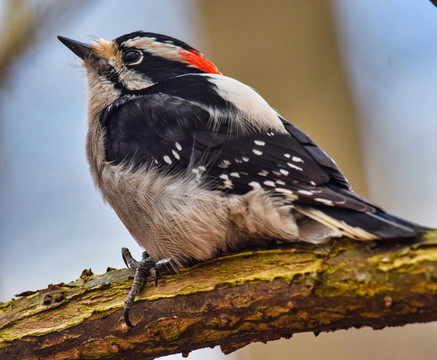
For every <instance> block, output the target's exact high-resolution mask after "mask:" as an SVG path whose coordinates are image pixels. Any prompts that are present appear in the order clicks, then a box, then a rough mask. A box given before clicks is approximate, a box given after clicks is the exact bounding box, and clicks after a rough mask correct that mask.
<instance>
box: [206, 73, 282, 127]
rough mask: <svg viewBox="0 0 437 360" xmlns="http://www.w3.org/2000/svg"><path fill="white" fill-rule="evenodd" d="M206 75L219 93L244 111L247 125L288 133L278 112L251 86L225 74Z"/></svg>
mask: <svg viewBox="0 0 437 360" xmlns="http://www.w3.org/2000/svg"><path fill="white" fill-rule="evenodd" d="M206 76H207V77H208V80H209V81H210V82H211V83H212V84H214V85H215V86H216V87H217V89H216V90H217V92H218V94H219V95H220V96H221V97H223V98H224V99H225V100H226V101H229V102H230V103H232V104H234V105H235V107H236V108H237V109H238V110H240V111H241V112H242V114H243V120H246V122H247V125H249V126H251V127H254V128H256V129H257V130H264V131H268V130H276V131H278V132H280V133H284V134H285V133H287V131H286V130H285V128H284V126H283V125H282V122H281V120H280V119H279V117H278V114H277V112H276V111H275V110H273V109H272V107H271V106H270V105H269V104H268V103H267V102H266V101H265V100H264V99H263V98H262V97H261V96H260V95H259V94H258V93H257V92H256V91H255V90H253V89H252V88H251V87H250V86H247V85H245V84H243V83H241V82H239V81H238V80H235V79H232V78H230V77H227V76H223V75H216V74H207V75H206Z"/></svg>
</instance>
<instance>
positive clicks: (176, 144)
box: [174, 141, 182, 151]
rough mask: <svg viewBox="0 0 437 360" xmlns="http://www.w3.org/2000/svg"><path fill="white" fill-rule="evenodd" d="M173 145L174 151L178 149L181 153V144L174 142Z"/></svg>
mask: <svg viewBox="0 0 437 360" xmlns="http://www.w3.org/2000/svg"><path fill="white" fill-rule="evenodd" d="M174 144H175V146H176V149H178V151H181V150H182V146H181V144H179V143H178V142H177V141H176V142H175V143H174Z"/></svg>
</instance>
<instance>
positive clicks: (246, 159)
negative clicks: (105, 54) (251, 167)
mask: <svg viewBox="0 0 437 360" xmlns="http://www.w3.org/2000/svg"><path fill="white" fill-rule="evenodd" d="M241 160H243V161H244V162H249V158H248V157H247V156H243V157H242V158H241Z"/></svg>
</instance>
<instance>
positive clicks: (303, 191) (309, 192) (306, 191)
mask: <svg viewBox="0 0 437 360" xmlns="http://www.w3.org/2000/svg"><path fill="white" fill-rule="evenodd" d="M297 192H298V193H299V194H302V195H308V196H313V195H314V194H313V193H312V192H311V191H308V190H297Z"/></svg>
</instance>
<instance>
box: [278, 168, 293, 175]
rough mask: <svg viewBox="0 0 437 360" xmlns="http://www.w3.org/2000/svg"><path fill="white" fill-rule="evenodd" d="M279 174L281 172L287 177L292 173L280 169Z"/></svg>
mask: <svg viewBox="0 0 437 360" xmlns="http://www.w3.org/2000/svg"><path fill="white" fill-rule="evenodd" d="M279 172H280V173H281V174H282V175H285V176H288V174H289V173H290V172H288V171H287V170H284V169H280V170H279Z"/></svg>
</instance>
